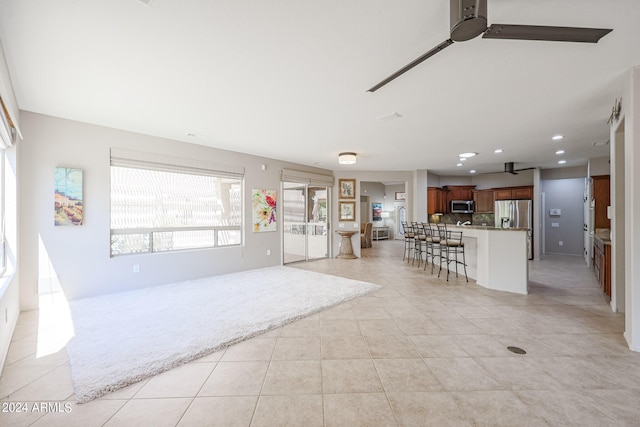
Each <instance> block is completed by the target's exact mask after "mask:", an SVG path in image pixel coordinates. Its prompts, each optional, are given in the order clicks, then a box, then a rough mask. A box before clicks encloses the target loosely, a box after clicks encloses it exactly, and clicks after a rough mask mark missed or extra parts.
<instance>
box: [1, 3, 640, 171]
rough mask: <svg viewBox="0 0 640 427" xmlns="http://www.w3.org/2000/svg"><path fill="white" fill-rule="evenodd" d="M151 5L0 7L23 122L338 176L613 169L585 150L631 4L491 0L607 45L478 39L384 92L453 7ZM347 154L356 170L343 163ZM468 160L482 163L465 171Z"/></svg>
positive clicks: (441, 35)
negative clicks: (212, 150) (73, 126)
mask: <svg viewBox="0 0 640 427" xmlns="http://www.w3.org/2000/svg"><path fill="white" fill-rule="evenodd" d="M145 3H149V2H148V1H145V2H143V1H141V0H109V1H105V0H102V1H98V0H56V1H50V0H20V1H16V0H0V39H1V40H2V43H3V45H4V49H5V55H6V57H7V61H8V63H9V69H10V72H11V75H12V79H13V83H14V89H15V92H16V96H17V100H18V104H19V107H20V108H21V109H22V110H28V111H34V112H37V113H42V114H48V115H53V116H58V117H63V118H68V119H73V120H78V121H82V122H88V123H94V124H98V125H104V126H109V127H114V128H118V129H125V130H129V131H133V132H140V133H144V134H149V135H156V136H160V137H166V138H171V139H176V140H182V141H189V142H193V143H197V144H203V145H210V146H213V147H218V148H222V149H228V150H233V151H240V152H246V153H251V154H255V155H260V156H266V157H270V158H277V159H282V160H288V161H292V162H296V163H302V164H309V165H320V166H321V167H323V168H326V169H332V170H341V169H346V168H349V169H352V170H368V171H371V170H416V169H429V170H431V171H433V172H435V173H440V174H457V175H465V174H467V173H468V170H469V169H470V168H474V169H476V170H477V171H478V172H479V173H481V172H491V171H494V172H495V171H501V170H503V163H504V162H506V161H514V162H516V168H524V167H531V166H539V167H542V168H551V167H558V166H559V165H558V164H557V160H558V157H559V156H557V155H556V154H555V151H556V150H557V149H559V148H563V149H565V150H566V151H567V153H566V155H564V156H563V157H564V158H566V159H567V164H566V165H565V166H575V165H582V164H585V162H586V160H587V159H588V158H591V157H600V156H606V155H608V150H609V147H608V146H604V147H593V143H594V142H602V141H607V140H608V138H609V127H608V125H607V118H608V116H609V114H610V112H611V108H612V105H613V103H614V99H615V97H616V96H617V95H618V94H619V93H620V88H621V87H622V84H623V76H625V74H626V73H627V72H628V70H629V69H630V68H631V67H633V66H636V65H640V48H639V45H638V42H639V41H640V24H639V23H640V1H637V0H610V1H602V0H562V1H560V0H537V1H530V0H489V4H488V9H489V11H488V18H489V23H502V24H537V25H560V26H584V27H598V28H613V32H612V33H610V34H609V35H607V36H605V37H604V38H603V39H602V40H601V41H600V42H599V43H598V44H582V43H561V42H539V41H517V40H488V39H482V38H480V37H478V38H476V39H473V40H470V41H468V42H463V43H456V44H454V45H453V46H451V47H449V48H448V49H446V50H445V51H443V52H441V53H439V54H438V55H436V56H434V57H432V58H430V59H428V60H427V61H426V62H424V63H422V64H421V65H419V66H418V67H417V68H414V69H413V70H411V71H409V72H408V73H407V74H405V75H403V76H401V77H400V78H398V79H397V80H395V81H393V82H391V83H390V84H389V85H387V86H385V87H383V88H382V89H380V90H378V91H377V92H375V93H368V92H366V90H367V89H368V88H370V87H371V86H373V85H374V84H376V83H378V82H379V81H380V80H382V79H383V78H385V77H387V76H388V75H389V74H391V73H392V72H394V71H396V70H397V69H399V68H401V67H402V66H404V65H405V64H407V63H408V62H410V61H411V60H413V59H414V58H416V57H418V56H420V55H421V54H422V53H424V52H426V51H427V50H429V49H431V48H432V47H435V46H436V45H437V44H439V43H440V42H442V41H444V40H446V39H447V38H448V37H449V0H429V1H425V0H421V1H419V0H393V1H390V0H349V1H344V0H325V1H300V0H271V1H263V0H242V1H211V0H180V1H175V0H153V1H152V2H151V3H150V5H146V4H145ZM393 112H397V113H399V114H400V115H401V116H402V117H401V118H399V119H396V120H393V121H381V120H378V119H376V118H377V117H380V116H383V115H387V114H390V113H393ZM558 133H559V134H563V135H565V139H564V140H563V141H561V142H553V141H551V136H553V135H554V134H558ZM187 134H195V136H188V135H187ZM88 143H89V142H88ZM496 148H502V149H503V150H504V153H503V154H501V155H495V154H494V153H493V150H494V149H496ZM341 151H354V152H356V153H358V163H357V164H356V165H353V166H348V167H345V166H338V164H337V155H338V153H339V152H341ZM465 151H474V152H478V153H479V155H478V156H476V157H475V158H474V159H472V160H469V161H468V162H467V163H468V166H467V165H465V166H464V167H456V166H455V165H456V163H457V154H458V153H461V152H465Z"/></svg>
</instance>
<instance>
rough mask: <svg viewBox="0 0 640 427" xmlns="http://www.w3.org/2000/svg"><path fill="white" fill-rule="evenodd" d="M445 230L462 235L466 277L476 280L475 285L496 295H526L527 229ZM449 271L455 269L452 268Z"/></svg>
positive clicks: (527, 277)
mask: <svg viewBox="0 0 640 427" xmlns="http://www.w3.org/2000/svg"><path fill="white" fill-rule="evenodd" d="M447 229H450V230H455V231H462V240H463V241H464V247H465V255H466V261H467V275H468V276H469V277H471V278H473V279H475V281H476V283H477V284H478V285H480V286H483V287H485V288H487V289H495V290H498V291H506V292H513V293H517V294H523V295H526V294H528V283H529V262H528V261H529V259H528V256H527V231H528V230H527V229H526V228H495V227H488V226H474V225H469V226H457V225H449V224H447ZM460 258H461V257H460ZM451 267H452V268H455V266H454V265H452V266H451ZM458 270H460V268H459V269H458Z"/></svg>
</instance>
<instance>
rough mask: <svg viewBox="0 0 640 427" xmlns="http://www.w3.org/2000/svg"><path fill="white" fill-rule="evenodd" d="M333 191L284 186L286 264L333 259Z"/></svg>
mask: <svg viewBox="0 0 640 427" xmlns="http://www.w3.org/2000/svg"><path fill="white" fill-rule="evenodd" d="M328 196H329V188H328V187H322V186H313V185H310V184H304V183H298V182H289V181H285V182H283V183H282V222H283V232H282V238H283V242H282V251H283V254H282V255H283V257H282V259H283V263H284V264H289V263H292V262H300V261H312V260H316V259H322V258H328V257H329V222H328V218H329V204H328V203H327V200H328Z"/></svg>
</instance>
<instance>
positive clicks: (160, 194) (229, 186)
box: [111, 148, 243, 256]
mask: <svg viewBox="0 0 640 427" xmlns="http://www.w3.org/2000/svg"><path fill="white" fill-rule="evenodd" d="M242 184H243V170H241V169H233V168H231V169H230V168H229V167H224V166H221V165H216V164H211V163H207V162H203V161H196V160H188V159H178V158H171V157H167V156H160V155H153V154H145V153H138V152H132V151H129V150H123V149H115V148H114V149H112V150H111V256H116V255H121V254H130V253H144V252H164V251H175V250H185V249H196V248H211V247H219V246H234V245H240V244H241V243H242V212H243V210H242V188H243V185H242Z"/></svg>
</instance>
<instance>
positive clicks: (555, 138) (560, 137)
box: [551, 135, 564, 141]
mask: <svg viewBox="0 0 640 427" xmlns="http://www.w3.org/2000/svg"><path fill="white" fill-rule="evenodd" d="M562 138H564V136H562V135H553V136H552V137H551V139H553V140H554V141H560V140H561V139H562Z"/></svg>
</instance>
